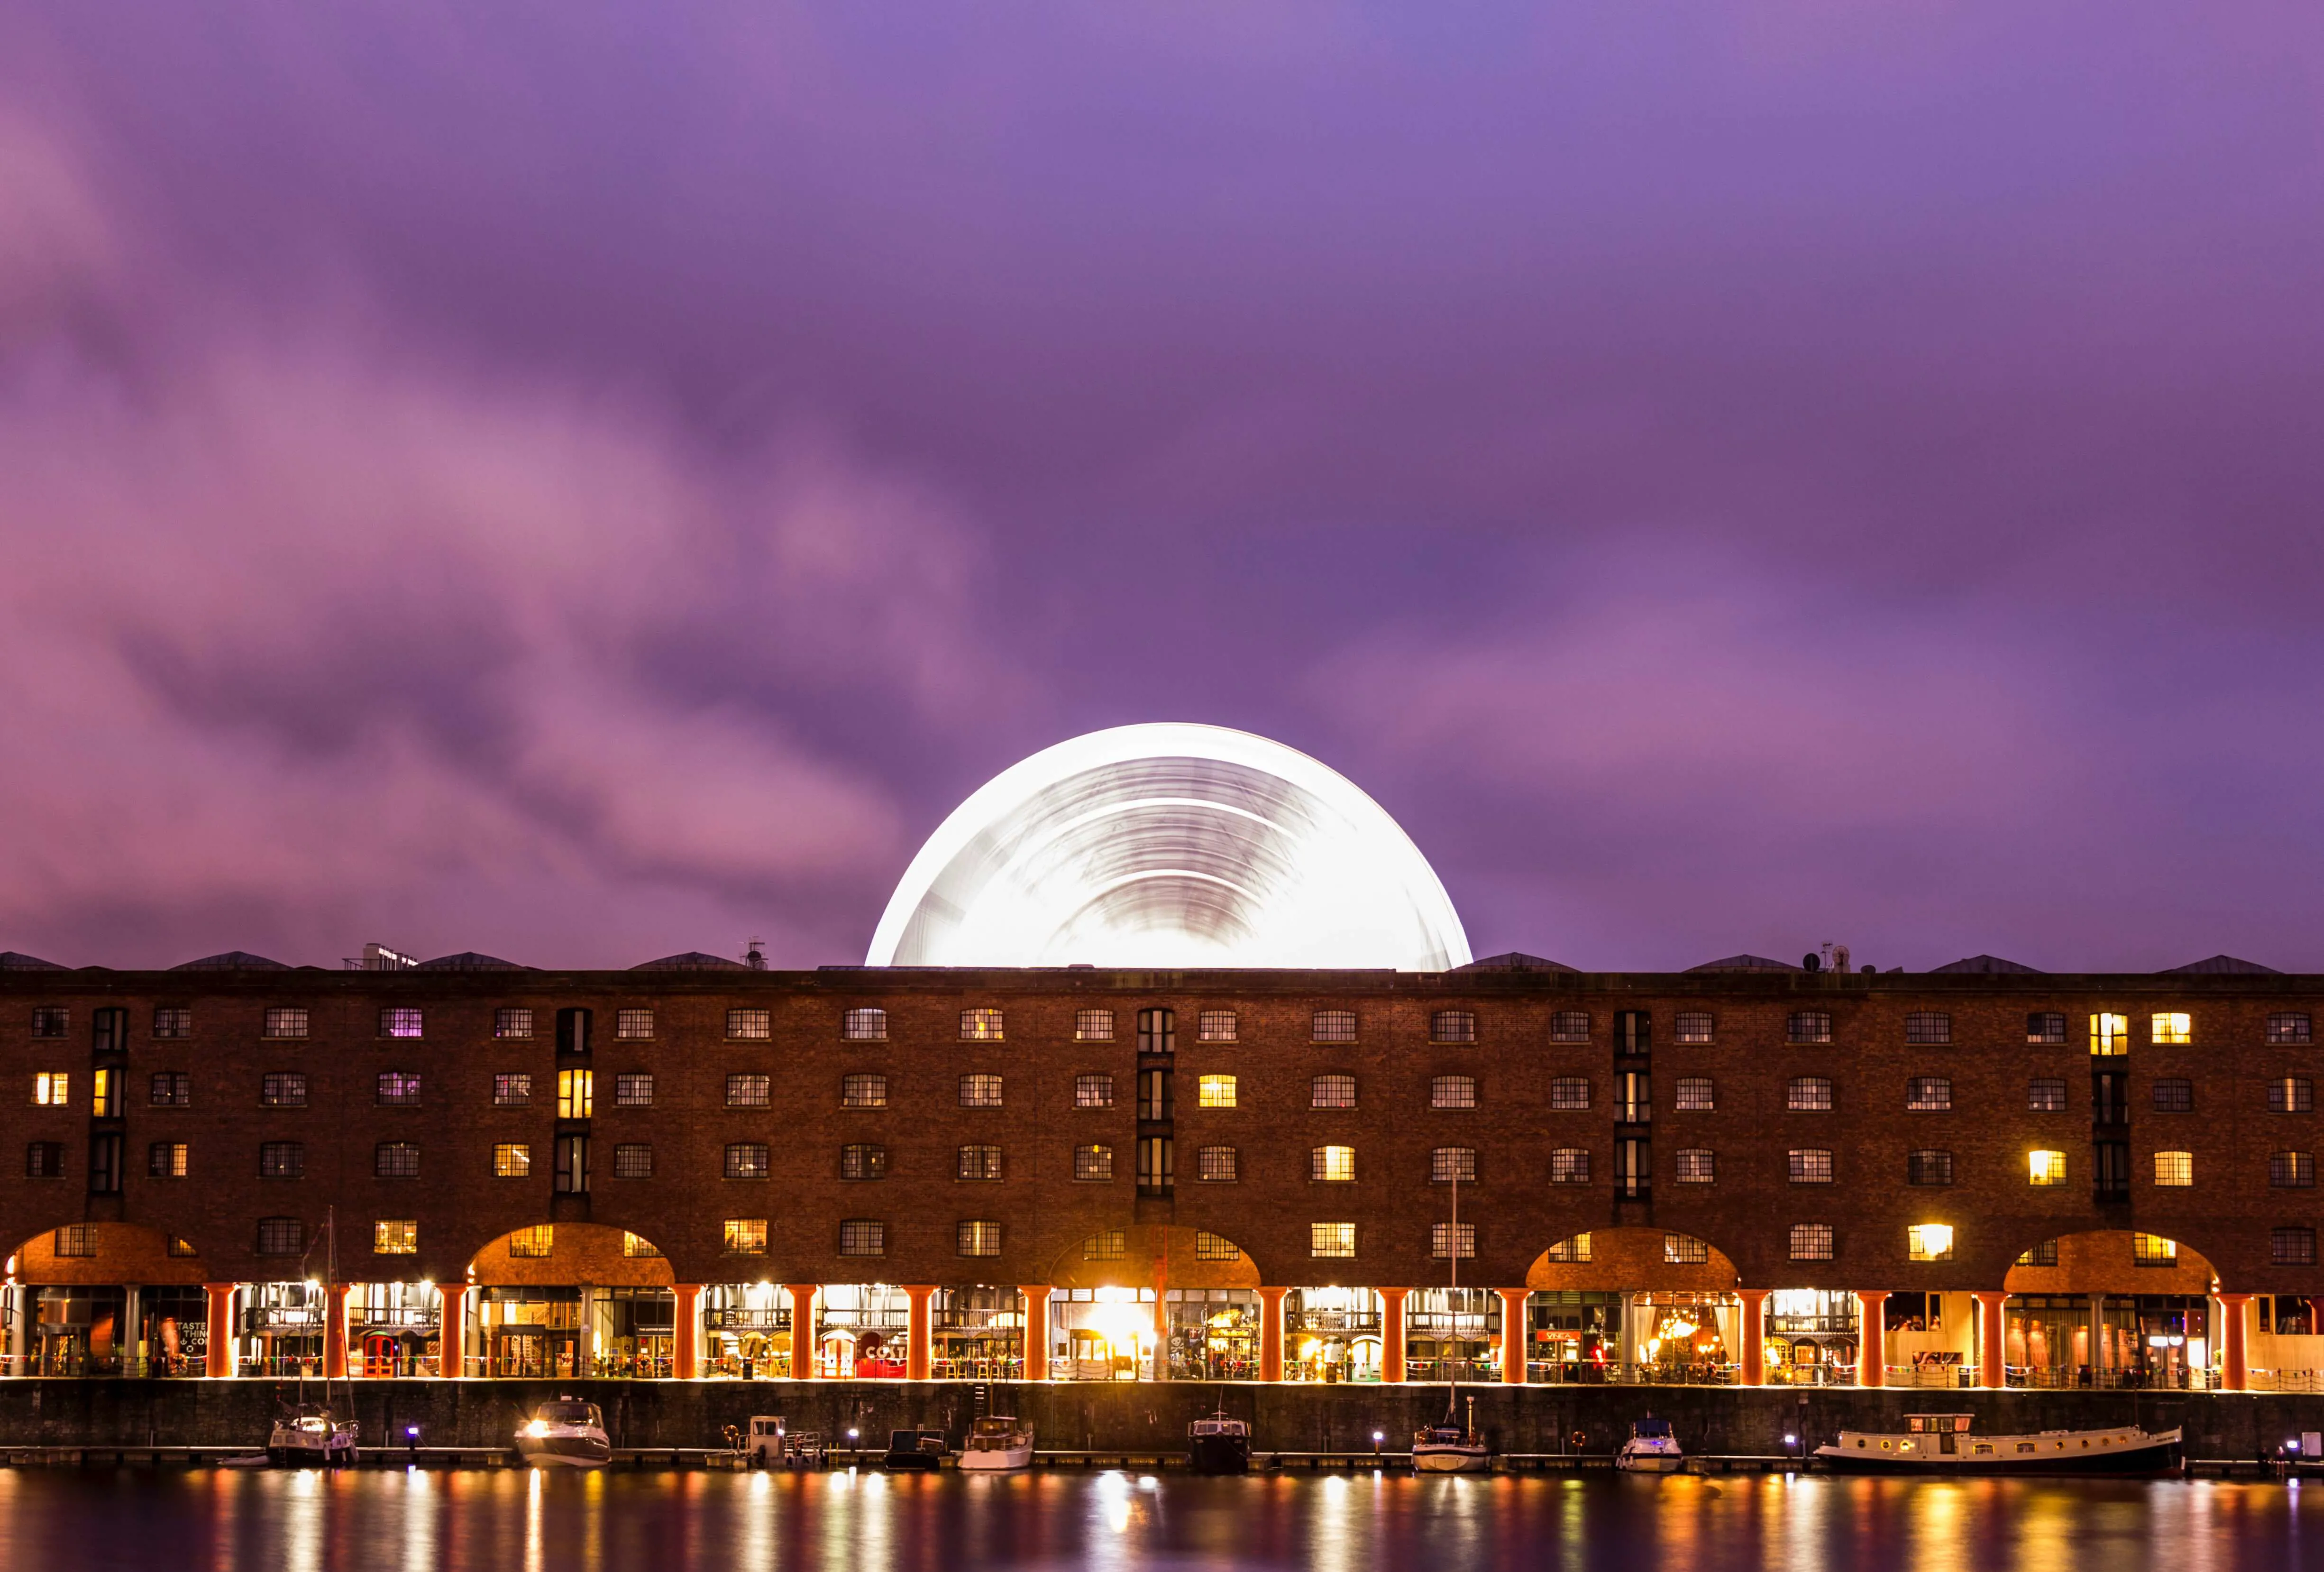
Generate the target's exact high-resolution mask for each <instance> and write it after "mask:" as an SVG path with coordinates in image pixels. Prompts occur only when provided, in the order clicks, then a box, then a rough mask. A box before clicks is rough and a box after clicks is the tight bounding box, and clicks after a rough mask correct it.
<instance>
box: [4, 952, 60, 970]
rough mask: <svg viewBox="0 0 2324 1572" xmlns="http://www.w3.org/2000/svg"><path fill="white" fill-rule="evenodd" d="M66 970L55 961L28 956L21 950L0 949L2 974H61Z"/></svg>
mask: <svg viewBox="0 0 2324 1572" xmlns="http://www.w3.org/2000/svg"><path fill="white" fill-rule="evenodd" d="M64 969H65V968H64V967H62V966H59V965H57V963H56V962H54V961H44V960H42V958H41V957H38V956H28V955H26V954H25V953H24V952H23V950H20V949H0V972H61V971H63V970H64Z"/></svg>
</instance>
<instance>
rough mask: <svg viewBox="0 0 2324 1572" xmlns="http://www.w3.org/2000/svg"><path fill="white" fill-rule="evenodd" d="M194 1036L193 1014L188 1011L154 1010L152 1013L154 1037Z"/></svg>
mask: <svg viewBox="0 0 2324 1572" xmlns="http://www.w3.org/2000/svg"><path fill="white" fill-rule="evenodd" d="M193 1034H194V1013H193V1012H192V1011H190V1010H156V1011H154V1012H153V1035H154V1036H156V1037H191V1036H192V1035H193Z"/></svg>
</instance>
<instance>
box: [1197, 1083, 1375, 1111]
mask: <svg viewBox="0 0 2324 1572" xmlns="http://www.w3.org/2000/svg"><path fill="white" fill-rule="evenodd" d="M1343 1078H1346V1079H1348V1080H1350V1081H1351V1082H1352V1080H1353V1077H1343ZM1194 1093H1195V1097H1196V1100H1197V1104H1198V1105H1199V1106H1202V1107H1204V1108H1231V1107H1233V1106H1234V1105H1235V1078H1234V1077H1232V1076H1203V1077H1200V1078H1198V1079H1197V1080H1196V1081H1195V1083H1194ZM1353 1095H1354V1094H1353V1093H1351V1094H1350V1096H1351V1097H1352V1096H1353ZM1319 1106H1320V1105H1319Z"/></svg>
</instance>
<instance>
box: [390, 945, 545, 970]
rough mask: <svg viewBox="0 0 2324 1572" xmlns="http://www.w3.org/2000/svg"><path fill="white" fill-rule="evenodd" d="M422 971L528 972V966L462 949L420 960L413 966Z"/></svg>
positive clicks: (530, 968) (529, 968)
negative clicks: (455, 952)
mask: <svg viewBox="0 0 2324 1572" xmlns="http://www.w3.org/2000/svg"><path fill="white" fill-rule="evenodd" d="M414 969H415V970H418V971H422V972H529V971H531V970H533V968H532V967H530V966H519V965H517V964H516V962H514V961H504V960H503V959H501V957H498V956H488V955H480V954H478V953H477V952H476V951H475V950H472V949H464V950H462V951H461V952H460V953H459V954H457V955H448V956H438V957H436V958H435V959H434V960H432V961H421V962H420V965H419V966H417V967H415V968H414Z"/></svg>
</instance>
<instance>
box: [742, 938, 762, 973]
mask: <svg viewBox="0 0 2324 1572" xmlns="http://www.w3.org/2000/svg"><path fill="white" fill-rule="evenodd" d="M766 942H767V941H766V940H765V939H752V940H751V941H750V943H749V944H748V945H747V946H746V947H745V948H743V951H742V964H743V965H744V966H748V967H750V968H751V969H752V971H754V972H763V971H765V970H766V969H767V957H766V954H765V952H764V951H763V950H761V948H760V947H761V945H763V944H765V943H766Z"/></svg>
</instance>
